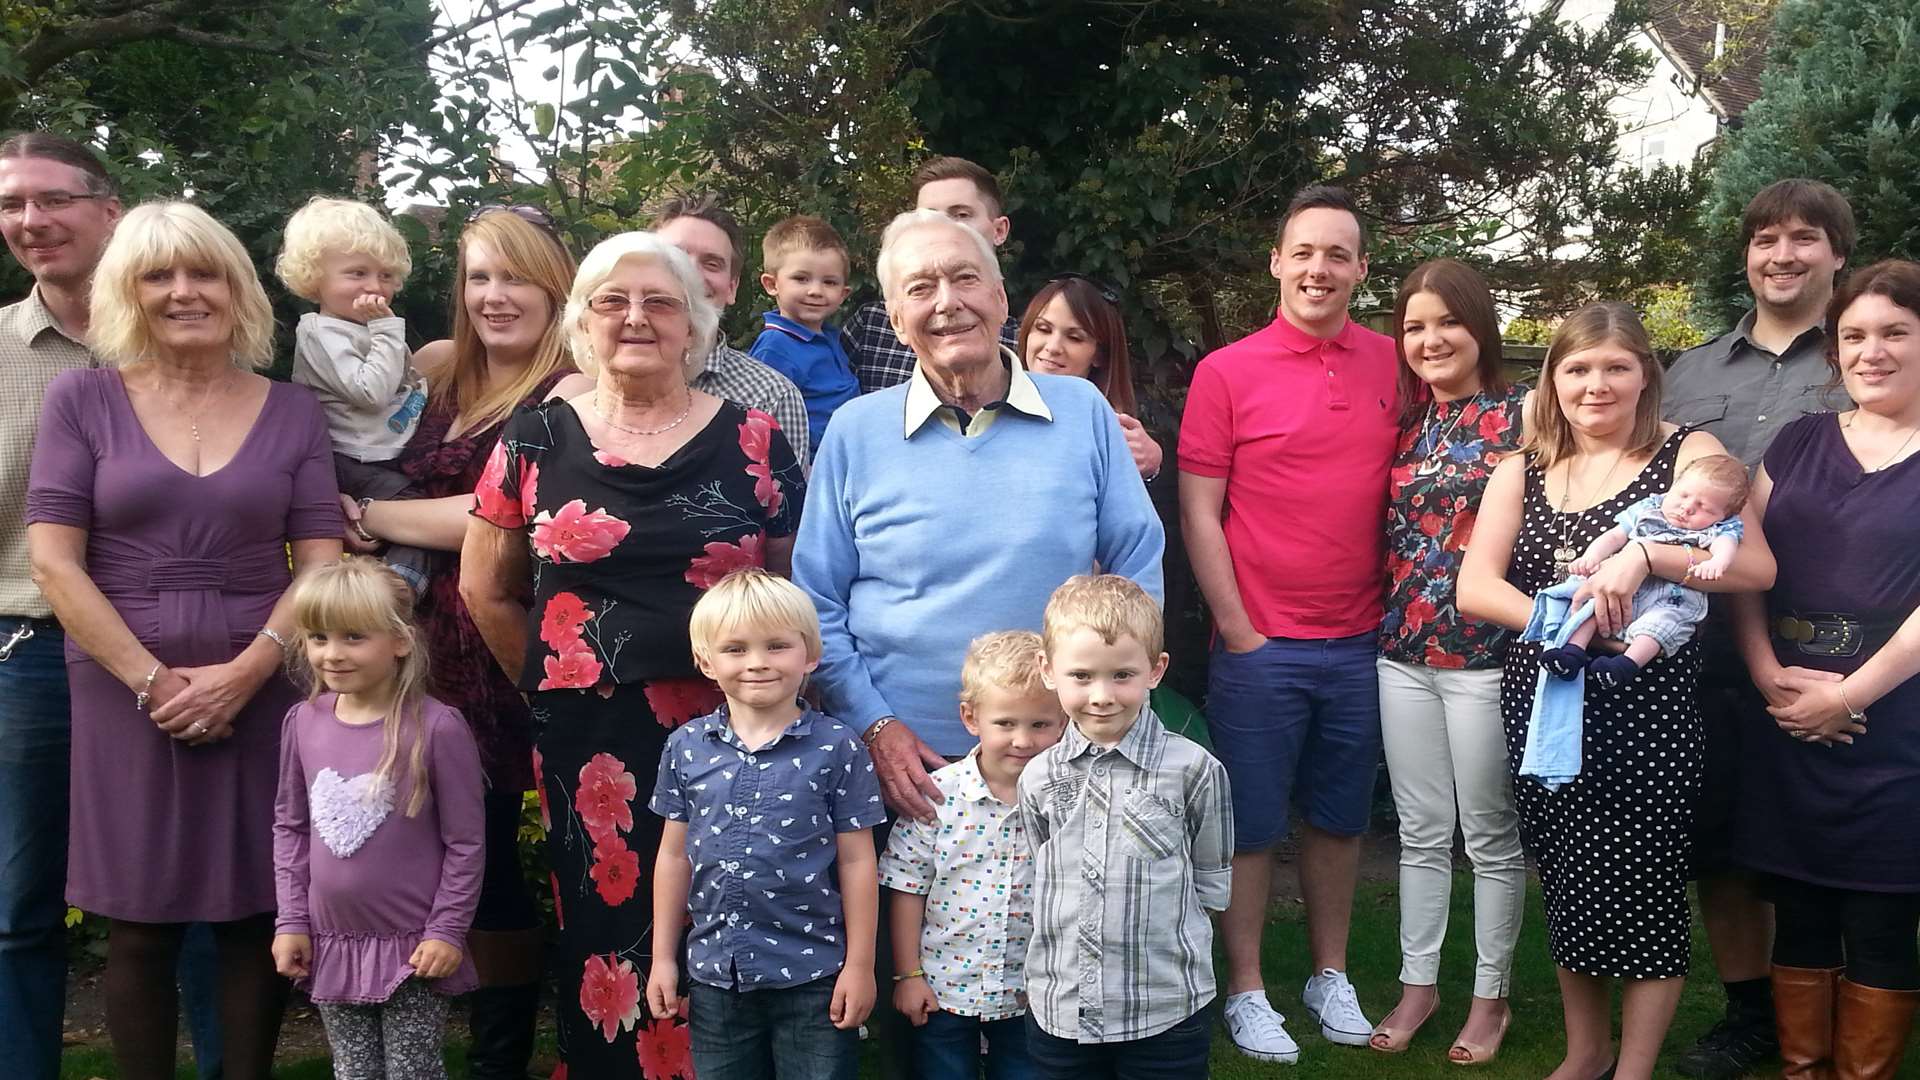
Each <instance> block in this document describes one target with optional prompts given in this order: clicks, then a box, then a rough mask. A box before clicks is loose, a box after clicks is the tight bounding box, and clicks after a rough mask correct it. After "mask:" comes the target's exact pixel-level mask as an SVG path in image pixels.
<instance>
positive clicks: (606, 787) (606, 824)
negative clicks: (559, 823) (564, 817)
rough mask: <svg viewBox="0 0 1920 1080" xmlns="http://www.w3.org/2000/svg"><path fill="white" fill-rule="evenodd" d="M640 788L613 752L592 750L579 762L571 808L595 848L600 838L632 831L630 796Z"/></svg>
mask: <svg viewBox="0 0 1920 1080" xmlns="http://www.w3.org/2000/svg"><path fill="white" fill-rule="evenodd" d="M638 791H639V786H638V785H637V784H635V783H634V779H633V774H632V773H630V772H628V771H627V766H626V763H625V762H622V761H621V760H620V759H619V758H617V757H614V756H613V755H612V754H606V753H601V754H595V755H593V757H591V758H589V759H588V760H587V763H586V764H585V765H582V766H580V787H579V789H578V790H576V791H575V792H574V794H573V809H574V812H575V813H577V814H579V815H580V823H581V824H582V825H584V826H586V829H587V835H588V836H589V837H591V838H592V839H593V843H594V847H595V850H596V852H597V851H598V848H599V846H600V844H601V842H602V841H603V840H611V839H613V838H614V837H615V836H616V835H617V834H616V832H615V830H616V829H617V830H619V831H621V832H632V831H633V797H634V795H635V794H637V793H638Z"/></svg>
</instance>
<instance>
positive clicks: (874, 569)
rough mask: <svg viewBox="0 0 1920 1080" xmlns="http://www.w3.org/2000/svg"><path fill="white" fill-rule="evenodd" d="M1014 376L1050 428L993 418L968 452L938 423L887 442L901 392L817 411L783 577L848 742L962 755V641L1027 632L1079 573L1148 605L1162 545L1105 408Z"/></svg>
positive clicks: (896, 433) (1052, 379)
mask: <svg viewBox="0 0 1920 1080" xmlns="http://www.w3.org/2000/svg"><path fill="white" fill-rule="evenodd" d="M1032 378H1033V382H1034V385H1035V386H1036V387H1037V388H1038V389H1039V391H1040V396H1041V399H1042V400H1043V401H1045V402H1046V404H1047V409H1048V410H1049V411H1050V412H1052V413H1053V419H1052V420H1051V421H1047V420H1042V419H1039V418H1037V417H1030V416H1027V415H1024V414H1022V413H1019V412H1015V411H1013V410H1010V409H1003V410H1002V411H1001V414H1000V416H999V417H998V418H996V419H995V420H994V422H993V426H992V427H990V428H988V429H987V430H986V431H985V432H984V433H983V434H981V435H978V436H976V437H974V438H971V439H963V438H962V437H960V436H959V435H957V434H955V433H954V432H953V431H952V429H950V428H948V427H947V425H946V424H944V423H942V422H941V421H940V419H939V418H938V417H933V418H930V419H928V420H927V422H926V423H924V424H922V425H921V426H920V428H919V429H918V430H917V431H915V432H914V434H913V436H912V437H911V438H905V437H903V436H902V434H901V432H902V429H903V428H904V426H905V416H906V398H907V388H908V387H907V385H906V384H903V385H900V386H895V387H891V388H889V389H886V390H882V391H879V392H877V393H873V394H868V395H866V396H864V397H860V398H856V399H854V400H853V401H850V402H848V403H847V404H845V405H843V406H841V407H840V409H839V411H838V412H836V413H835V414H834V417H833V423H832V425H830V426H829V427H828V428H827V435H826V439H825V440H824V441H823V442H822V444H821V446H820V451H819V454H818V456H817V457H816V458H815V459H814V466H813V475H812V477H811V479H810V480H809V481H808V486H807V501H806V509H805V512H804V513H802V514H801V516H800V535H799V539H798V540H797V541H796V542H795V544H794V551H793V579H794V582H795V583H796V584H798V585H799V586H800V587H801V588H802V589H804V590H806V592H807V593H808V595H810V596H812V597H813V602H814V606H815V607H817V608H818V609H819V611H820V631H821V635H822V637H823V639H824V644H825V651H824V653H823V655H822V657H821V660H820V667H819V670H818V671H816V672H815V673H814V681H815V683H816V684H817V685H819V686H820V688H821V690H822V691H823V692H824V694H825V698H826V711H827V712H829V713H831V714H832V715H834V716H837V717H839V718H840V719H841V720H843V721H844V722H846V723H847V724H848V725H849V726H851V727H852V728H853V729H854V730H855V731H864V730H865V729H866V728H867V727H868V726H869V725H871V724H872V723H873V722H874V721H875V720H878V719H880V718H881V717H883V716H895V717H898V718H899V719H901V720H903V721H905V722H906V723H907V724H908V725H910V726H911V727H912V728H913V730H914V732H915V733H916V734H918V735H919V736H920V737H921V738H922V739H924V740H925V741H926V742H927V744H928V745H930V746H932V747H933V749H934V750H936V751H938V752H939V753H941V754H945V755H947V756H949V757H952V756H957V755H960V754H963V753H965V752H966V751H967V750H968V749H970V748H971V747H972V746H973V743H974V740H973V737H972V736H970V735H968V734H967V732H966V729H965V728H964V727H962V726H961V724H960V701H959V695H960V662H961V661H962V660H963V659H965V657H966V652H967V644H968V643H969V642H971V641H972V640H973V639H974V638H975V637H977V636H979V635H981V634H985V633H989V632H991V631H994V630H1020V629H1028V630H1038V629H1039V628H1040V616H1041V613H1042V612H1043V611H1044V610H1045V608H1046V606H1047V598H1048V597H1049V596H1051V595H1052V594H1053V590H1054V589H1055V588H1057V587H1059V585H1060V583H1061V582H1063V581H1065V580H1066V579H1067V578H1069V577H1072V576H1073V575H1075V574H1085V573H1088V572H1090V571H1092V569H1093V567H1094V564H1095V563H1096V562H1098V563H1099V565H1100V567H1101V568H1102V569H1104V570H1105V571H1107V572H1109V573H1115V574H1124V575H1126V576H1127V577H1130V578H1132V579H1133V580H1135V581H1137V582H1139V583H1140V584H1141V586H1142V587H1144V588H1145V589H1146V590H1147V592H1149V593H1150V594H1152V595H1153V597H1154V599H1156V600H1159V599H1160V598H1161V585H1160V580H1161V579H1160V558H1161V555H1162V554H1163V552H1164V551H1165V548H1166V534H1165V533H1164V532H1163V531H1162V529H1161V527H1160V519H1159V517H1158V516H1157V515H1155V513H1154V510H1153V505H1152V503H1150V502H1149V501H1148V499H1147V488H1146V485H1145V484H1143V483H1142V482H1141V480H1140V474H1139V472H1138V471H1137V470H1136V469H1135V468H1134V465H1133V457H1132V455H1130V454H1129V453H1128V452H1127V444H1126V439H1125V438H1124V437H1123V436H1122V435H1121V433H1120V423H1119V421H1118V420H1117V419H1115V417H1114V414H1113V409H1112V408H1111V407H1110V406H1109V405H1108V404H1107V402H1106V399H1105V398H1103V397H1101V396H1100V392H1099V391H1098V390H1096V389H1095V388H1094V386H1093V384H1092V383H1090V382H1088V381H1087V380H1085V379H1076V378H1070V377H1066V376H1056V375H1035V376H1032Z"/></svg>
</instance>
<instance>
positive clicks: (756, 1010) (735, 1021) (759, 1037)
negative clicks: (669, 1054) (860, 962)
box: [688, 975, 860, 1080]
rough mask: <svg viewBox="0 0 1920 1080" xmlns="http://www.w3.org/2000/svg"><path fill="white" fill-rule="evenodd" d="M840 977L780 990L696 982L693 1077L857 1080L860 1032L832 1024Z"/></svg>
mask: <svg viewBox="0 0 1920 1080" xmlns="http://www.w3.org/2000/svg"><path fill="white" fill-rule="evenodd" d="M837 979H838V976H837V975H828V976H827V977H825V978H823V979H815V980H814V981H812V982H810V983H802V984H800V985H799V986H790V987H787V988H785V989H781V990H722V989H720V988H718V987H714V986H707V985H705V984H702V983H698V982H696V983H694V984H693V988H692V992H691V993H690V995H689V997H690V998H691V999H692V1015H691V1016H690V1017H689V1018H688V1019H689V1021H690V1023H691V1025H692V1028H693V1031H692V1043H693V1071H694V1074H695V1075H697V1076H698V1077H700V1080H766V1078H767V1077H777V1078H778V1080H855V1078H856V1077H857V1076H858V1075H859V1071H860V1032H859V1030H858V1029H857V1028H856V1029H851V1030H847V1031H842V1030H840V1029H839V1028H836V1027H834V1026H833V1021H832V1020H830V1019H828V1016H827V1010H828V1009H830V1008H832V1006H833V984H834V982H835V981H837Z"/></svg>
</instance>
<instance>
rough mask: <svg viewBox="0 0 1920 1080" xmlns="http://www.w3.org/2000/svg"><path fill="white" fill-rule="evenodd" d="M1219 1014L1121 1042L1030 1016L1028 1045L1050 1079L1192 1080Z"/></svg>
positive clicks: (1038, 1070)
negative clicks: (1048, 1027) (1092, 1038)
mask: <svg viewBox="0 0 1920 1080" xmlns="http://www.w3.org/2000/svg"><path fill="white" fill-rule="evenodd" d="M1214 1012H1215V1010H1214V1007H1213V1006H1212V1005H1208V1006H1207V1007H1205V1008H1203V1009H1201V1010H1200V1011H1199V1012H1197V1013H1194V1014H1193V1015H1192V1016H1189V1017H1187V1018H1186V1019H1185V1020H1182V1021H1180V1022H1179V1023H1178V1024H1175V1025H1174V1026H1173V1027H1171V1028H1169V1029H1167V1030H1166V1031H1163V1032H1161V1033H1160V1034H1158V1035H1149V1036H1147V1037H1146V1038H1144V1039H1130V1040H1128V1041H1126V1042H1115V1043H1081V1042H1075V1041H1074V1040H1072V1039H1062V1038H1059V1037H1057V1036H1053V1035H1049V1034H1047V1033H1046V1032H1045V1031H1044V1030H1042V1029H1041V1027H1040V1025H1039V1024H1036V1023H1034V1021H1033V1014H1032V1013H1028V1014H1027V1046H1028V1048H1029V1049H1030V1050H1031V1051H1032V1052H1033V1065H1034V1072H1035V1074H1036V1075H1038V1076H1041V1077H1043V1078H1045V1080H1192V1078H1193V1077H1197V1076H1206V1075H1207V1054H1208V1051H1210V1050H1211V1049H1212V1048H1213V1017H1214ZM701 1080H705V1078H704V1077H702V1078H701Z"/></svg>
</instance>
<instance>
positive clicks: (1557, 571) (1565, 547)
mask: <svg viewBox="0 0 1920 1080" xmlns="http://www.w3.org/2000/svg"><path fill="white" fill-rule="evenodd" d="M1626 458H1627V452H1626V451H1625V450H1622V451H1620V453H1619V454H1617V455H1616V456H1615V457H1614V459H1613V464H1611V465H1609V466H1607V471H1606V473H1605V474H1604V475H1602V476H1601V477H1600V483H1598V484H1596V485H1595V486H1594V489H1593V493H1594V494H1595V495H1598V494H1599V493H1601V492H1602V491H1605V490H1607V481H1609V480H1612V479H1613V473H1614V470H1615V469H1618V468H1619V467H1620V463H1621V462H1622V461H1625V460H1626ZM1572 501H1573V462H1571V461H1569V462H1567V486H1566V487H1565V488H1563V489H1561V491H1560V505H1559V506H1558V507H1556V509H1557V510H1558V512H1559V514H1560V545H1559V546H1558V547H1556V548H1554V549H1553V579H1554V580H1555V581H1565V580H1566V579H1567V568H1568V567H1570V566H1572V565H1573V560H1575V559H1577V558H1579V557H1580V553H1579V552H1578V551H1575V550H1574V548H1573V531H1574V528H1575V526H1577V525H1579V524H1580V523H1581V522H1583V521H1585V520H1586V519H1587V515H1588V514H1591V513H1593V511H1594V507H1592V506H1589V507H1587V508H1586V509H1585V510H1582V511H1580V512H1579V513H1577V514H1574V515H1573V516H1572V517H1568V516H1567V504H1568V503H1570V502H1572ZM1596 505H1597V504H1596Z"/></svg>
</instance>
